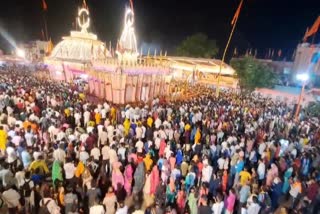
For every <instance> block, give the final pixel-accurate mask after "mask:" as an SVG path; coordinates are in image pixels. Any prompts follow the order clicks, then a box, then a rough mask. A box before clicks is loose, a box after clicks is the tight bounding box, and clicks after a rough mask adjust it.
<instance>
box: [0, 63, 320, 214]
mask: <svg viewBox="0 0 320 214" xmlns="http://www.w3.org/2000/svg"><path fill="white" fill-rule="evenodd" d="M194 90H195V91H196V92H195V93H197V94H198V96H197V97H196V98H192V99H189V100H188V99H186V100H185V101H176V102H169V101H167V102H166V101H165V100H164V99H160V100H159V99H154V100H153V101H152V102H151V103H149V104H139V105H138V104H135V105H123V106H121V105H114V104H112V103H108V102H106V101H98V102H97V100H92V99H90V98H88V96H86V95H85V94H84V93H82V92H81V91H78V90H77V87H76V86H74V85H73V84H67V83H57V82H51V81H46V80H39V79H37V78H34V77H33V76H32V75H30V73H25V72H24V71H23V70H22V69H16V68H12V67H10V68H6V70H5V71H2V72H1V75H0V114H1V115H0V150H1V158H0V159H1V160H0V163H1V167H0V189H1V190H0V192H1V194H0V206H1V207H2V208H1V209H0V212H1V213H2V211H3V212H8V213H40V214H41V213H50V214H58V213H65V214H69V213H90V214H91V213H92V214H93V213H94V214H104V213H107V214H115V213H116V214H126V213H137V214H138V213H155V214H162V213H190V214H197V213H201V214H206V213H213V214H221V213H227V214H229V213H238V214H259V213H312V214H313V213H318V212H319V210H320V192H319V189H320V188H319V181H320V171H319V169H320V147H319V140H320V130H319V121H318V119H317V118H310V117H309V116H308V115H307V114H305V113H304V112H303V110H302V112H301V114H300V115H299V120H297V121H295V120H293V119H292V118H293V109H292V108H293V107H292V106H288V105H287V104H286V103H282V102H278V101H272V100H270V99H266V98H261V97H259V96H258V95H247V96H245V95H241V96H240V95H238V94H235V93H233V92H228V91H225V92H221V95H220V97H219V98H216V97H215V96H214V92H213V91H211V89H205V88H202V87H200V86H195V87H194Z"/></svg>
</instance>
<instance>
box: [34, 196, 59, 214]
mask: <svg viewBox="0 0 320 214" xmlns="http://www.w3.org/2000/svg"><path fill="white" fill-rule="evenodd" d="M60 213H61V212H60V207H59V205H58V204H57V203H56V201H55V200H54V199H52V197H51V195H50V191H43V198H42V199H41V200H40V203H39V210H38V214H60Z"/></svg>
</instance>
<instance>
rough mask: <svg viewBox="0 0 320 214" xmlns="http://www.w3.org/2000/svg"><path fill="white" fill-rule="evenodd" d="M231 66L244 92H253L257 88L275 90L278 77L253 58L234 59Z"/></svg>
mask: <svg viewBox="0 0 320 214" xmlns="http://www.w3.org/2000/svg"><path fill="white" fill-rule="evenodd" d="M230 64H231V66H232V67H233V68H234V69H235V70H236V74H237V77H238V79H239V85H240V88H241V89H242V90H247V91H253V90H255V89H256V88H273V87H274V86H275V85H276V84H277V82H278V76H277V74H276V73H274V72H273V70H272V69H271V68H270V67H268V66H267V65H265V64H263V63H262V62H259V61H257V60H256V59H255V58H253V57H244V58H241V59H232V60H231V62H230Z"/></svg>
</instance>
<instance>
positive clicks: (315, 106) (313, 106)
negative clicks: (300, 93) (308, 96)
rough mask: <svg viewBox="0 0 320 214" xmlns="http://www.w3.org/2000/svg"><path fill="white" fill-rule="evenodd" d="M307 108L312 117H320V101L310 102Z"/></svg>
mask: <svg viewBox="0 0 320 214" xmlns="http://www.w3.org/2000/svg"><path fill="white" fill-rule="evenodd" d="M305 110H306V112H307V114H308V115H309V116H310V117H320V103H319V102H310V103H309V104H308V106H307V107H306V109H305Z"/></svg>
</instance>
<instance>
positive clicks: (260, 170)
mask: <svg viewBox="0 0 320 214" xmlns="http://www.w3.org/2000/svg"><path fill="white" fill-rule="evenodd" d="M257 173H258V179H259V182H262V181H263V180H264V178H265V174H266V165H265V164H264V162H263V160H262V159H259V165H258V169H257Z"/></svg>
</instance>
